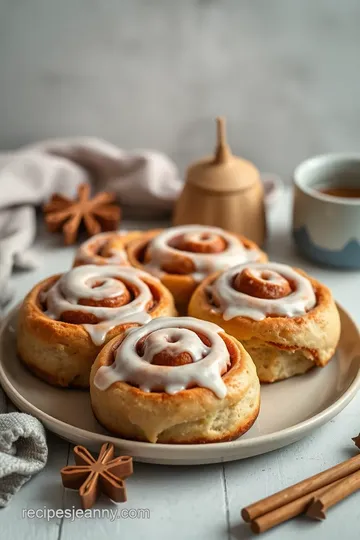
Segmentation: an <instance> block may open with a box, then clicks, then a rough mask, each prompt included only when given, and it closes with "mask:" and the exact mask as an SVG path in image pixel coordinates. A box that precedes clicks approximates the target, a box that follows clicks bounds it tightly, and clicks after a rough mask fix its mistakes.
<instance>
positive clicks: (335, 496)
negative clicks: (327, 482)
mask: <svg viewBox="0 0 360 540" xmlns="http://www.w3.org/2000/svg"><path fill="white" fill-rule="evenodd" d="M358 489H360V471H357V472H355V473H353V474H350V475H349V476H347V477H346V478H343V479H342V480H340V481H339V482H336V483H335V485H333V484H332V485H331V486H329V487H328V489H326V490H325V491H324V493H318V494H317V495H315V494H314V495H315V497H314V498H313V501H312V503H311V505H310V506H309V508H308V509H307V512H306V515H307V516H308V517H311V518H313V519H319V520H322V519H325V518H326V515H325V512H326V511H327V510H328V509H329V508H331V507H332V506H334V505H335V504H336V503H338V502H340V501H342V500H343V499H345V498H346V497H348V496H349V495H351V494H352V493H354V492H355V491H357V490H358Z"/></svg>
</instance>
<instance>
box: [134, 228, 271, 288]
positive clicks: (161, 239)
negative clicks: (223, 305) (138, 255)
mask: <svg viewBox="0 0 360 540" xmlns="http://www.w3.org/2000/svg"><path fill="white" fill-rule="evenodd" d="M260 253H261V252H260V250H257V249H248V248H247V247H246V246H245V245H244V244H243V243H242V242H241V240H240V238H238V237H236V236H235V235H233V234H230V233H228V232H226V231H224V230H223V229H220V228H218V227H208V226H205V225H184V226H181V227H171V228H170V229H167V230H165V231H164V232H162V233H160V234H158V235H157V236H156V237H155V238H153V239H152V240H151V242H150V243H149V245H148V248H147V250H146V253H145V263H144V265H145V268H146V269H147V270H148V271H149V272H150V273H152V274H154V275H157V276H159V277H161V276H162V274H163V273H164V272H167V273H170V274H172V273H173V274H186V275H192V277H193V278H194V279H195V280H196V281H201V280H202V279H204V277H205V276H207V275H208V274H210V273H212V272H215V271H217V270H223V269H225V268H230V267H231V266H234V264H236V263H237V264H239V263H245V262H247V261H256V260H259V258H260Z"/></svg>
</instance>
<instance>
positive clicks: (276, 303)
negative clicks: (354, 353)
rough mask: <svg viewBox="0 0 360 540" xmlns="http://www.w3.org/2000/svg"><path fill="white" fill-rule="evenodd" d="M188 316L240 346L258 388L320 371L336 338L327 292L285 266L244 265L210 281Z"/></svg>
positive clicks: (336, 316) (335, 316)
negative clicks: (249, 361)
mask: <svg viewBox="0 0 360 540" xmlns="http://www.w3.org/2000/svg"><path fill="white" fill-rule="evenodd" d="M189 314H190V315H192V316H194V317H199V318H200V319H205V320H208V321H212V322H214V323H216V324H218V325H220V326H221V327H222V328H223V329H224V330H225V332H227V333H228V334H230V335H232V336H235V337H236V338H237V339H238V340H240V341H241V342H242V344H243V345H244V347H245V348H246V350H247V351H248V352H249V354H250V355H251V357H252V359H253V360H254V362H255V365H256V367H257V372H258V375H259V379H260V381H261V382H274V381H278V380H280V379H286V378H288V377H291V376H293V375H299V374H302V373H305V372H306V371H308V370H309V369H310V368H312V367H313V366H325V365H326V364H327V363H328V362H329V360H330V359H331V357H332V356H333V354H334V351H335V349H336V346H337V343H338V341H339V337H340V319H339V314H338V311H337V308H336V305H335V302H334V300H333V297H332V295H331V292H330V291H329V289H328V288H327V287H325V285H323V284H321V283H319V282H318V281H316V280H315V279H313V278H311V277H310V276H308V275H307V274H305V272H302V271H301V270H299V269H295V268H291V267H289V266H286V265H284V264H277V263H265V264H257V263H249V264H245V265H239V266H235V267H234V268H231V269H230V270H227V271H225V272H223V273H220V274H216V275H213V276H209V277H208V278H207V279H206V280H205V281H204V282H203V283H202V284H201V285H200V286H199V287H198V289H197V290H196V291H195V293H194V295H193V297H192V298H191V301H190V305H189Z"/></svg>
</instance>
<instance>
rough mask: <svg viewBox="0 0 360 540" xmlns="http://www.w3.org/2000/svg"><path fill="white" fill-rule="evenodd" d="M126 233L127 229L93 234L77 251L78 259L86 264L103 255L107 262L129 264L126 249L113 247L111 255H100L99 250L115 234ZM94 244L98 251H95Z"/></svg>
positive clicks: (92, 262)
mask: <svg viewBox="0 0 360 540" xmlns="http://www.w3.org/2000/svg"><path fill="white" fill-rule="evenodd" d="M126 233H127V231H117V232H105V233H99V234H96V235H94V236H92V237H91V238H89V239H88V240H86V242H84V243H83V244H81V246H80V247H79V249H78V250H77V252H76V259H77V260H79V261H81V262H82V263H84V264H94V263H95V262H96V260H97V259H98V258H99V257H101V259H103V261H104V263H106V264H129V262H128V257H127V253H126V251H125V250H124V249H112V250H111V251H110V253H111V255H110V257H103V256H102V255H98V252H99V251H100V250H101V249H102V248H103V247H104V245H105V244H106V242H107V240H109V239H111V238H112V237H113V236H114V235H117V236H125V234H126ZM93 246H97V249H96V253H94V251H93Z"/></svg>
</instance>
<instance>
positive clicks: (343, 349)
mask: <svg viewBox="0 0 360 540" xmlns="http://www.w3.org/2000/svg"><path fill="white" fill-rule="evenodd" d="M17 310H18V308H16V309H15V310H13V311H12V312H11V313H10V314H9V315H8V316H7V318H6V319H5V320H4V322H3V324H2V327H1V331H0V381H1V384H2V386H3V388H4V390H5V391H6V393H7V394H8V396H9V397H10V399H11V400H12V401H13V403H15V405H16V406H17V407H18V408H19V409H20V410H22V411H24V412H27V413H30V414H33V415H34V416H36V417H37V418H39V419H40V420H41V421H42V422H43V423H44V425H45V426H46V427H47V428H48V429H49V430H50V431H53V432H54V433H56V434H58V435H60V437H63V438H64V439H67V440H69V441H71V442H73V443H75V444H83V445H85V446H88V447H89V448H94V449H97V448H98V447H99V445H100V444H101V443H103V442H105V441H110V442H112V443H114V445H115V446H116V447H118V448H119V449H121V452H123V453H124V454H127V455H132V456H133V457H134V458H135V459H136V460H138V461H144V462H150V463H159V464H168V465H195V464H205V463H216V462H223V461H232V460H237V459H243V458H247V457H249V456H255V455H257V454H262V453H265V452H269V451H271V450H275V449H276V448H281V447H282V446H286V445H288V444H291V443H293V442H295V441H297V440H299V439H301V438H302V437H304V436H305V435H307V434H308V433H309V432H310V431H311V430H313V429H314V428H316V427H318V426H320V425H321V424H324V423H325V422H328V421H329V420H330V419H331V418H333V417H334V416H335V415H337V414H338V413H339V412H340V411H341V410H342V409H343V408H344V407H345V406H346V405H347V404H348V403H349V402H350V401H351V399H352V398H353V397H354V396H355V394H356V392H357V390H358V388H359V386H360V336H359V332H358V330H357V328H356V325H355V323H354V322H353V321H352V319H351V318H350V316H349V315H348V314H347V313H346V312H345V311H344V310H343V309H342V308H340V307H339V311H340V316H341V323H342V332H341V338H340V343H339V347H338V350H337V352H336V354H335V357H334V358H333V359H332V360H331V362H330V364H329V365H328V366H327V367H326V368H323V369H318V368H315V369H313V370H311V371H310V372H309V373H307V374H306V375H302V376H301V377H293V378H292V379H288V380H287V381H282V382H279V383H275V384H271V385H265V386H263V387H262V389H261V398H262V400H261V411H260V414H259V417H258V419H257V421H256V422H255V424H254V426H253V427H252V428H251V429H250V431H248V432H247V433H246V434H245V435H244V436H243V437H241V438H240V439H237V440H235V441H232V442H226V443H214V444H196V445H169V444H151V443H142V442H134V441H127V440H124V439H118V438H116V437H112V436H111V435H109V434H108V432H106V430H105V429H104V428H103V427H102V426H100V425H99V424H98V423H97V421H96V420H95V418H94V416H93V414H92V411H91V406H90V399H89V393H88V392H86V391H81V390H64V389H59V388H54V387H52V386H50V385H48V384H47V383H45V382H42V381H40V380H39V379H37V378H36V377H35V376H34V375H32V374H31V373H30V372H29V371H28V370H27V369H26V367H25V366H24V365H23V364H22V363H21V361H20V360H19V358H18V357H17V355H16V321H17Z"/></svg>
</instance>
